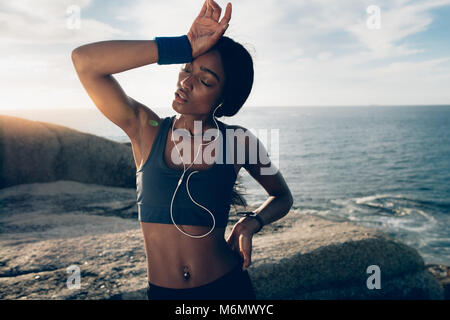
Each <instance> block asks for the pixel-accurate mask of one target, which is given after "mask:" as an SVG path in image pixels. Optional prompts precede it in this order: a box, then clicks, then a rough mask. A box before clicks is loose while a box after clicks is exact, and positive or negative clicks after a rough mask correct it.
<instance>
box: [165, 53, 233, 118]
mask: <svg viewBox="0 0 450 320" xmlns="http://www.w3.org/2000/svg"><path fill="white" fill-rule="evenodd" d="M224 84H225V75H224V71H223V68H222V61H221V59H220V54H219V52H218V51H217V50H214V51H209V52H206V53H205V54H203V55H201V56H198V57H197V58H195V59H194V60H193V61H192V62H189V63H185V64H183V65H182V66H181V69H180V73H179V75H178V82H177V91H178V92H179V91H181V94H182V95H183V98H184V99H185V101H180V100H179V98H177V97H176V96H177V94H175V97H174V100H173V102H172V108H173V109H174V110H175V111H176V112H178V113H181V114H190V115H209V114H212V112H213V111H214V110H213V107H215V106H216V105H217V104H218V103H219V102H220V101H221V100H220V97H221V94H222V89H223V86H224Z"/></svg>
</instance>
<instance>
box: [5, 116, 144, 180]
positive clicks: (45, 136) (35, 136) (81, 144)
mask: <svg viewBox="0 0 450 320" xmlns="http://www.w3.org/2000/svg"><path fill="white" fill-rule="evenodd" d="M57 180H73V181H79V182H84V183H96V184H101V185H106V186H117V187H125V188H126V187H128V188H135V187H136V165H135V162H134V160H133V154H132V150H131V148H130V146H129V145H127V144H123V143H117V142H115V141H111V140H108V139H105V138H102V137H98V136H95V135H92V134H88V133H83V132H80V131H77V130H74V129H70V128H67V127H64V126H60V125H56V124H53V123H46V122H41V121H32V120H27V119H23V118H18V117H14V116H7V115H0V188H4V187H8V186H13V185H16V184H23V183H33V182H51V181H57Z"/></svg>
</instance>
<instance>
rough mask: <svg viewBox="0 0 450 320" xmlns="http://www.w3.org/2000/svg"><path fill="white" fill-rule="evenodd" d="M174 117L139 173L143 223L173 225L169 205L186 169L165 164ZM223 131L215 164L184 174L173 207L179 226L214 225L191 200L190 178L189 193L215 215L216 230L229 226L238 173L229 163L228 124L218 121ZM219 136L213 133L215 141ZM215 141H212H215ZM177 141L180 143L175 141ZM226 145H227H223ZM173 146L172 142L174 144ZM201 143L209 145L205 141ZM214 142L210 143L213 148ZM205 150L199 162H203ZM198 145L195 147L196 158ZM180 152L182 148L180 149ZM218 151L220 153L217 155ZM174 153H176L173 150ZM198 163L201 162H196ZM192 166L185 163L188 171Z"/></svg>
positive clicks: (167, 121)
mask: <svg viewBox="0 0 450 320" xmlns="http://www.w3.org/2000/svg"><path fill="white" fill-rule="evenodd" d="M174 118H175V116H172V117H166V118H163V119H162V121H161V123H160V127H159V129H158V132H157V133H156V137H155V141H154V142H153V145H152V148H151V150H150V154H149V156H148V158H147V160H146V162H145V163H144V165H143V166H142V168H141V169H139V170H136V193H137V208H138V219H139V221H142V222H154V223H164V224H173V222H172V219H171V216H170V203H171V201H172V197H173V193H174V192H175V189H176V187H177V185H178V181H179V179H180V177H181V175H182V173H183V169H174V168H170V167H169V166H168V165H167V164H166V161H165V157H164V153H165V149H166V142H167V136H168V134H169V132H170V130H171V128H172V121H173V119H174ZM216 122H217V124H218V126H219V129H220V134H219V138H218V139H219V145H220V148H217V149H216V153H218V157H216V158H215V159H216V162H215V163H214V164H213V165H212V166H209V168H208V169H206V170H195V169H194V170H193V169H192V167H191V168H189V169H188V170H187V171H186V173H185V174H184V177H183V181H182V183H181V185H180V187H179V188H178V190H177V192H176V195H175V198H174V200H173V205H172V214H173V219H174V221H175V223H176V224H177V225H194V226H208V227H212V226H213V223H214V222H213V219H212V217H211V214H210V213H209V212H208V211H206V210H204V209H203V208H201V207H199V206H197V205H196V204H195V203H194V202H193V201H192V200H191V199H190V198H189V194H188V192H187V189H186V181H187V179H188V177H189V174H190V173H191V172H192V171H198V172H195V173H193V174H192V175H191V176H190V177H189V193H190V195H191V197H192V198H193V199H194V200H195V202H197V203H198V204H200V205H202V206H204V207H206V208H208V210H209V211H211V213H212V214H213V215H214V219H215V225H216V227H226V225H227V223H228V215H229V211H230V204H231V196H232V190H233V187H234V183H235V181H236V177H237V174H236V171H235V168H234V165H233V163H226V162H227V161H225V160H226V159H227V158H226V153H227V152H226V149H227V145H229V143H226V140H228V139H226V134H225V133H226V125H225V124H224V123H223V122H221V121H219V120H217V119H216ZM214 129H216V128H214ZM216 130H217V129H216ZM215 135H216V133H214V134H213V136H214V138H215ZM212 140H213V139H211V141H212ZM176 142H178V141H176ZM224 142H225V143H224ZM171 143H173V142H171ZM202 143H205V144H206V143H207V142H205V141H203V142H202ZM213 144H214V143H211V144H209V145H208V146H212V145H213ZM205 147H207V145H203V146H202V148H203V149H202V150H200V153H199V155H198V158H197V159H201V156H202V151H204V150H205ZM198 148H199V146H196V147H195V153H194V156H195V155H197V150H198ZM178 149H179V150H180V147H179V146H178ZM217 150H219V151H218V152H217ZM174 152H175V151H174ZM197 161H198V160H197ZM189 165H190V163H188V164H186V168H187V167H189Z"/></svg>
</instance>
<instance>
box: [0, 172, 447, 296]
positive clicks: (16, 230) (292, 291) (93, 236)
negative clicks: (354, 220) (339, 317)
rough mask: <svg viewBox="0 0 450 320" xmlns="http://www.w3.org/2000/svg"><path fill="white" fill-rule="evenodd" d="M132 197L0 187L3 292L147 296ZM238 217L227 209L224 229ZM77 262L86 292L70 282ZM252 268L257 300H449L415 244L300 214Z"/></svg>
mask: <svg viewBox="0 0 450 320" xmlns="http://www.w3.org/2000/svg"><path fill="white" fill-rule="evenodd" d="M135 199H136V193H135V189H131V188H119V187H107V186H100V185H95V184H84V183H80V182H74V181H56V182H51V183H31V184H24V185H16V186H12V187H9V188H5V189H2V190H1V191H0V203H1V204H2V213H1V214H0V228H1V229H0V252H1V255H0V299H146V293H145V289H146V285H147V274H146V258H145V252H144V242H143V239H142V234H141V231H140V227H139V222H138V221H137V213H136V210H137V208H136V206H135ZM236 210H239V208H236ZM238 218H239V217H237V216H236V215H234V214H233V211H232V212H231V213H230V222H229V224H228V226H227V229H226V235H225V236H227V235H228V234H229V233H230V232H231V229H232V227H233V225H234V223H235V222H236V221H237V220H238ZM330 234H333V237H330ZM131 257H133V259H132V261H130V259H131ZM74 265H75V266H78V267H79V268H80V275H81V287H80V289H70V288H69V287H68V286H67V280H68V278H69V276H70V274H69V273H68V270H67V268H68V267H70V266H72V267H73V266H74ZM370 265H378V266H379V267H380V274H381V276H380V279H381V289H372V290H369V289H368V288H367V285H366V282H367V278H368V277H370V276H371V274H368V273H367V272H366V270H367V267H368V266H370ZM248 272H249V275H250V277H251V279H252V281H253V285H254V287H255V291H256V293H257V297H258V299H419V298H420V299H442V298H443V293H442V288H441V287H440V285H439V283H438V282H437V281H436V279H435V278H433V276H432V275H431V273H430V272H429V271H427V270H426V269H425V266H424V262H423V260H422V258H421V257H420V255H419V254H418V253H417V251H416V250H414V249H412V248H410V247H408V246H406V245H404V244H402V243H400V242H397V241H394V240H392V239H389V238H388V237H387V236H385V235H383V234H382V233H379V232H377V231H374V230H371V229H366V228H362V227H358V226H355V225H353V224H351V223H342V222H341V223H339V222H333V221H328V220H324V219H322V218H319V217H315V216H311V215H305V214H300V213H298V212H295V211H291V212H290V213H289V214H288V215H286V216H285V217H283V218H282V219H280V220H278V221H276V222H274V223H272V224H269V225H267V226H265V227H264V228H263V229H262V230H261V231H260V232H259V233H258V234H256V235H255V236H254V237H253V252H252V265H251V266H250V267H249V269H248ZM37 276H38V277H37ZM102 286H104V287H103V288H102ZM108 290H109V291H108Z"/></svg>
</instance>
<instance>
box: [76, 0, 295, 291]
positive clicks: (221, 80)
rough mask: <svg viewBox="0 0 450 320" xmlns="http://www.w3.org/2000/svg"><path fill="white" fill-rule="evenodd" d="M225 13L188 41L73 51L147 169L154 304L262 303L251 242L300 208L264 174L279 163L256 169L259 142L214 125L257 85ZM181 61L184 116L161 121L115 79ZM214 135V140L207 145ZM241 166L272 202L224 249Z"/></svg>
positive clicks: (142, 215) (211, 15)
mask: <svg viewBox="0 0 450 320" xmlns="http://www.w3.org/2000/svg"><path fill="white" fill-rule="evenodd" d="M220 14H221V8H220V7H219V5H217V3H215V2H214V1H213V0H206V1H205V2H204V4H203V7H202V9H201V11H200V14H199V15H198V16H197V17H196V19H195V20H194V23H193V24H192V26H191V28H190V30H189V32H188V34H187V36H182V37H164V38H163V37H156V38H155V40H145V41H131V40H129V41H102V42H96V43H91V44H87V45H84V46H81V47H78V48H76V49H75V50H74V51H73V52H72V60H73V62H74V66H75V68H76V71H77V73H78V76H79V78H80V81H81V83H82V84H83V86H84V88H85V89H86V91H87V92H88V94H89V96H90V97H91V99H92V100H93V101H94V103H95V105H96V106H97V107H98V109H99V110H100V111H101V112H102V113H103V114H104V115H105V116H106V117H107V118H108V119H110V120H111V121H112V122H113V123H115V124H116V125H118V126H119V127H120V128H122V130H123V131H124V132H125V133H126V134H127V135H128V137H129V138H130V141H131V144H132V150H133V156H134V160H135V162H136V168H139V169H138V170H137V171H136V178H137V180H136V187H137V195H138V198H137V200H138V202H137V203H138V212H139V220H140V224H141V229H142V233H143V238H144V243H145V249H146V255H147V267H148V269H147V276H148V290H147V293H148V298H149V299H255V298H256V297H255V293H254V291H253V286H252V283H251V281H250V278H249V276H248V272H247V270H246V268H247V267H248V266H249V265H250V264H251V243H252V237H253V235H254V234H255V233H256V232H258V231H259V230H260V229H261V228H262V226H263V225H265V224H268V223H271V222H273V221H276V220H278V219H280V218H281V217H283V216H284V215H285V214H287V212H288V211H289V209H290V208H291V206H292V196H291V192H290V190H289V188H288V186H287V185H286V183H285V181H284V179H283V177H282V175H281V173H280V172H279V171H277V172H276V173H275V174H271V175H263V174H261V169H262V168H264V167H270V166H271V165H272V164H271V163H267V161H264V159H262V158H261V157H257V161H256V163H250V161H248V159H249V158H250V152H251V151H250V149H251V148H250V147H249V141H250V140H251V139H249V140H247V139H246V138H245V135H244V138H242V135H241V136H239V135H237V136H234V137H232V138H231V139H232V140H231V139H229V138H228V136H226V137H225V131H226V130H225V129H233V130H234V129H241V130H242V131H241V132H245V134H247V135H248V136H249V137H250V138H253V139H256V140H257V138H256V137H254V136H252V135H251V134H249V131H247V129H245V128H243V127H241V126H227V125H225V124H224V123H223V122H221V121H217V120H216V117H221V116H232V115H234V114H236V113H237V112H238V111H239V109H240V108H241V107H242V105H243V104H244V102H245V101H246V99H247V97H248V95H249V93H250V91H251V87H252V83H253V63H252V60H251V57H250V55H249V54H248V52H247V51H246V50H245V49H244V47H242V46H241V45H240V44H238V43H236V42H234V41H233V40H231V39H230V38H228V37H224V36H223V34H224V32H225V30H226V29H227V27H228V23H229V21H230V19H231V3H228V4H227V7H226V12H225V15H224V17H223V18H222V20H221V21H220V22H219V18H220ZM182 62H183V63H185V64H184V65H183V66H182V69H181V70H180V73H179V77H178V82H177V91H176V93H175V98H174V100H173V102H172V108H173V109H174V110H175V111H176V112H177V113H179V114H180V115H179V116H178V117H176V116H173V117H166V118H163V119H161V118H160V117H159V116H158V115H157V114H156V113H155V112H153V111H152V110H150V109H149V108H148V107H147V106H145V105H143V104H142V103H140V102H138V101H136V100H134V99H132V98H131V97H129V96H127V95H126V94H125V93H124V92H123V90H122V89H121V87H120V86H119V84H118V83H117V81H116V80H115V79H114V78H113V76H112V74H114V73H118V72H123V71H125V70H129V69H133V68H137V67H141V66H144V65H148V64H152V63H158V64H173V63H182ZM194 121H195V122H196V123H197V124H201V131H200V132H198V130H194V124H195V122H194ZM180 130H184V131H185V132H186V133H187V137H192V136H198V135H200V139H201V145H200V146H199V143H195V139H182V142H179V143H176V142H177V141H178V140H179V138H180V137H181V138H186V135H184V136H183V135H178V134H176V132H177V131H180ZM210 130H212V131H213V135H214V139H212V137H210V138H209V139H207V137H206V132H207V131H210ZM240 137H241V138H240ZM197 138H198V137H197ZM186 140H189V141H188V142H186ZM217 141H218V142H217ZM257 141H258V142H259V140H257ZM225 142H226V143H225ZM210 144H212V146H214V149H213V150H214V151H213V152H212V153H211V157H213V159H214V161H213V163H212V164H211V162H210V161H203V160H202V161H200V162H199V161H196V159H198V155H199V154H203V153H205V151H206V149H207V148H204V147H203V146H204V145H208V146H207V147H210V146H209V145H210ZM230 145H232V146H233V148H234V155H235V157H234V159H233V162H232V163H229V162H228V161H226V163H225V160H224V159H225V158H222V160H223V162H220V161H219V159H221V157H225V156H226V154H229V153H230V151H232V150H231V149H230V148H232V147H230ZM239 145H241V146H244V147H245V148H244V152H245V155H244V158H245V162H244V163H242V161H237V160H236V159H237V157H238V152H237V151H239ZM181 146H183V148H181V149H183V150H184V148H187V150H189V151H187V152H186V156H185V155H184V154H185V152H180V147H181ZM188 147H190V148H188ZM260 148H263V147H262V146H260ZM210 150H211V149H210ZM263 151H264V150H263ZM182 153H183V154H182ZM263 154H264V152H263ZM265 154H266V155H267V157H268V154H267V153H265ZM186 158H188V159H194V161H192V160H191V161H186ZM269 161H270V160H269ZM206 162H208V163H206ZM263 163H265V164H263ZM242 167H244V168H245V169H246V170H247V171H248V172H249V173H250V174H251V176H252V177H253V178H255V179H256V180H257V181H258V182H259V183H260V184H261V185H262V186H263V187H264V188H265V189H266V190H267V192H268V193H269V195H270V197H269V198H268V199H267V201H265V202H264V203H263V204H262V205H261V206H260V207H259V208H258V209H256V210H254V212H252V215H249V214H247V215H246V216H245V217H242V218H241V219H240V220H239V221H238V222H237V223H236V224H235V225H234V226H233V229H232V231H231V233H230V236H229V237H228V239H227V240H226V241H225V239H224V234H225V227H226V224H227V222H228V211H229V205H230V202H231V201H232V191H233V190H232V189H233V186H234V183H235V180H236V176H237V174H238V172H239V170H240V169H241V168H242ZM189 169H190V170H189ZM200 208H202V209H200ZM255 215H256V216H255Z"/></svg>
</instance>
